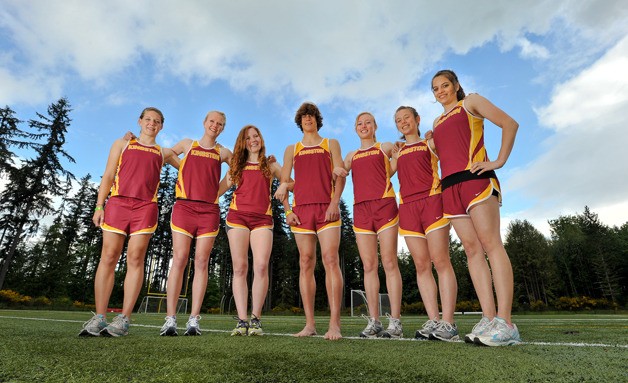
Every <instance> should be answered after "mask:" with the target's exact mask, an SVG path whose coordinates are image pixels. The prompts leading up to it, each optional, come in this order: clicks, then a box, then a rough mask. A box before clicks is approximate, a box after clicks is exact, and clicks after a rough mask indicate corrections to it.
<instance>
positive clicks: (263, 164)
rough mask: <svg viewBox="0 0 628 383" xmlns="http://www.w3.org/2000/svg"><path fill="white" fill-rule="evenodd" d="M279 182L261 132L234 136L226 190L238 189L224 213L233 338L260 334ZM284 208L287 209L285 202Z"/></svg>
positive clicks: (278, 169)
mask: <svg viewBox="0 0 628 383" xmlns="http://www.w3.org/2000/svg"><path fill="white" fill-rule="evenodd" d="M273 178H277V179H281V166H279V164H278V163H277V162H272V163H270V162H269V161H268V159H267V158H266V147H265V145H264V139H263V138H262V133H261V132H260V130H259V129H258V128H257V127H255V126H253V125H247V126H245V127H244V128H242V130H240V133H239V134H238V137H237V139H236V142H235V145H234V149H233V158H232V159H231V165H230V167H229V175H228V177H227V186H228V187H231V185H234V184H235V185H237V187H236V190H235V191H234V192H233V199H232V200H231V205H230V206H229V212H228V213H227V237H228V238H229V248H230V249H231V260H232V262H233V297H234V299H235V304H236V309H237V311H238V318H239V320H238V324H237V325H236V328H235V329H234V330H233V331H232V332H231V335H238V336H239V335H262V334H263V331H262V323H261V321H260V318H261V315H262V307H263V305H264V300H265V299H266V294H267V292H268V263H269V260H270V253H271V251H272V247H273V226H274V225H273V213H272V207H271V199H270V198H271V196H270V188H271V181H272V179H273ZM284 208H285V209H286V211H288V210H290V207H289V206H288V204H287V200H285V199H284ZM249 244H250V247H251V251H252V253H253V286H252V289H251V290H252V307H251V321H250V322H248V321H247V301H248V296H249V291H248V286H247V281H246V276H247V274H248V268H249V264H248V258H249V257H248V255H249Z"/></svg>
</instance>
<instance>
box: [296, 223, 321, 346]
mask: <svg viewBox="0 0 628 383" xmlns="http://www.w3.org/2000/svg"><path fill="white" fill-rule="evenodd" d="M294 239H295V241H296V243H297V248H298V249H299V290H300V291H301V301H302V302H303V311H304V312H305V327H303V330H301V331H299V332H298V333H296V334H294V335H293V336H296V337H304V336H313V335H316V322H315V320H314V300H315V297H316V280H315V279H314V267H315V266H316V240H317V238H316V235H313V234H295V235H294Z"/></svg>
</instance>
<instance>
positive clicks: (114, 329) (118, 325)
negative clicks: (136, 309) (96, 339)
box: [100, 314, 129, 338]
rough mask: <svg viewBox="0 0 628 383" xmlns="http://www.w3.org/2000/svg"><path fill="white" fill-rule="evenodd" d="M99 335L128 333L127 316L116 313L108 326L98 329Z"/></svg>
mask: <svg viewBox="0 0 628 383" xmlns="http://www.w3.org/2000/svg"><path fill="white" fill-rule="evenodd" d="M100 335H102V336H107V337H116V338H117V337H119V336H125V335H129V318H127V317H126V316H125V315H123V314H118V315H116V317H115V318H113V321H112V322H111V323H110V324H109V326H107V327H105V328H104V329H102V331H100Z"/></svg>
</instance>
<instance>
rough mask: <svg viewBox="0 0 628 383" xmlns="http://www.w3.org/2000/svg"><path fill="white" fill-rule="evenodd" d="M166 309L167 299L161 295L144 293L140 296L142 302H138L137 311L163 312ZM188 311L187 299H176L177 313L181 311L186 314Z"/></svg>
mask: <svg viewBox="0 0 628 383" xmlns="http://www.w3.org/2000/svg"><path fill="white" fill-rule="evenodd" d="M166 311H167V301H166V297H163V296H155V295H146V296H145V297H144V298H142V303H140V307H139V309H137V312H138V313H158V314H159V313H165V312H166ZM187 312H188V299H187V298H179V300H178V301H177V311H176V313H177V314H180V313H183V314H187Z"/></svg>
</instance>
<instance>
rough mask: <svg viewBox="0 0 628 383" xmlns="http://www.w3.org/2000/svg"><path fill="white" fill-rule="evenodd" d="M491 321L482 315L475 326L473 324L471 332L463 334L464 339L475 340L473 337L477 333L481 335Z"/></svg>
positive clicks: (467, 341) (466, 340)
mask: <svg viewBox="0 0 628 383" xmlns="http://www.w3.org/2000/svg"><path fill="white" fill-rule="evenodd" d="M491 323H492V322H491V320H490V319H488V318H487V317H485V316H483V317H482V319H480V321H479V322H478V323H476V324H475V326H473V329H472V330H471V333H469V334H467V335H465V336H464V341H465V342H466V343H473V341H475V338H476V337H477V336H478V335H482V334H483V333H484V331H486V330H488V329H489V327H490V326H491Z"/></svg>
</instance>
